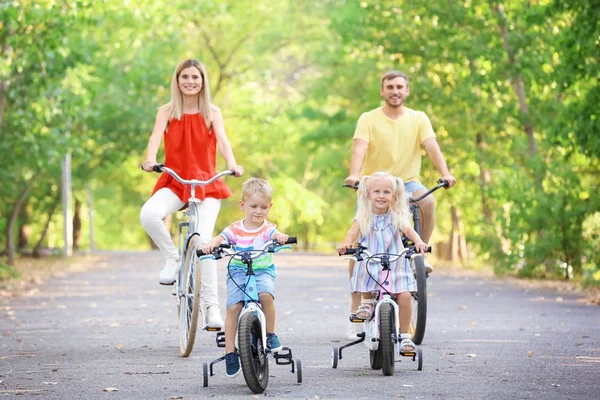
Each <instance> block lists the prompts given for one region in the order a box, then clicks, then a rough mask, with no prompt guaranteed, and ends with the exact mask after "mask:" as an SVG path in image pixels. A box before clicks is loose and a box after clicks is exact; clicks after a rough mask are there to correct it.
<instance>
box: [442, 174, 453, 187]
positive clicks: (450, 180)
mask: <svg viewBox="0 0 600 400" xmlns="http://www.w3.org/2000/svg"><path fill="white" fill-rule="evenodd" d="M442 180H443V181H445V182H448V185H447V186H446V187H445V188H444V189H450V188H451V187H452V186H454V185H456V178H455V177H453V176H452V175H450V174H447V175H443V176H442Z"/></svg>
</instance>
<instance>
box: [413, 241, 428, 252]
mask: <svg viewBox="0 0 600 400" xmlns="http://www.w3.org/2000/svg"><path fill="white" fill-rule="evenodd" d="M428 248H429V246H428V245H427V243H425V242H419V243H415V249H416V250H417V253H425V252H427V249H428Z"/></svg>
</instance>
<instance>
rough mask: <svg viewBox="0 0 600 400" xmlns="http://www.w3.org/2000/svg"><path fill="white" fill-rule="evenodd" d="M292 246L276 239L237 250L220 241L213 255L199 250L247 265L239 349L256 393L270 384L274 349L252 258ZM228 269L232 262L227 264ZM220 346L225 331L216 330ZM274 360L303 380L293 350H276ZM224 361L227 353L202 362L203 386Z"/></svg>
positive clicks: (249, 381) (249, 382)
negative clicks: (268, 344)
mask: <svg viewBox="0 0 600 400" xmlns="http://www.w3.org/2000/svg"><path fill="white" fill-rule="evenodd" d="M295 243H297V239H296V238H295V237H290V238H288V240H287V242H286V244H295ZM290 248H291V247H290V246H282V245H280V244H279V242H277V240H271V241H269V242H267V243H265V245H264V247H263V248H262V249H257V250H244V251H235V246H234V248H233V249H231V245H229V244H221V245H219V246H217V247H215V249H214V250H213V252H212V254H211V255H204V253H203V252H202V250H200V251H198V255H199V256H200V259H201V260H202V259H205V258H214V259H215V260H218V259H221V258H223V257H229V262H231V260H232V259H236V260H239V261H241V262H242V263H244V264H245V265H246V266H247V271H246V276H247V277H248V280H247V281H246V284H245V286H244V287H243V288H242V290H243V292H244V307H243V309H242V311H241V312H240V316H239V317H238V331H237V342H236V343H237V346H236V348H237V352H238V354H239V356H240V364H241V366H242V372H243V373H244V379H245V380H246V384H247V385H248V387H249V388H250V390H251V391H252V392H254V393H262V392H264V391H265V389H266V388H267V385H268V383H269V355H270V354H271V349H269V348H268V346H267V328H266V320H265V314H264V313H263V311H262V308H261V306H260V301H259V297H258V291H257V290H256V275H255V273H254V270H253V268H252V263H253V260H255V259H256V258H258V257H260V256H261V255H263V254H265V253H277V252H279V251H280V250H283V249H290ZM227 268H229V265H228V266H227ZM217 347H225V333H224V332H219V333H217ZM273 357H274V358H275V363H276V364H279V365H289V364H291V366H292V367H291V372H292V373H294V372H295V373H296V374H297V381H298V383H302V362H301V360H300V359H296V360H294V359H293V358H292V350H291V349H290V348H289V347H284V348H283V349H281V350H280V351H279V352H277V353H273ZM223 360H225V356H222V357H219V358H217V359H216V360H214V361H211V362H210V364H209V363H203V364H202V378H203V381H202V385H203V386H204V387H207V386H208V378H209V376H214V372H213V365H215V364H216V363H218V362H221V361H223Z"/></svg>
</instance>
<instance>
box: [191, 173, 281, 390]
mask: <svg viewBox="0 0 600 400" xmlns="http://www.w3.org/2000/svg"><path fill="white" fill-rule="evenodd" d="M272 199H273V190H272V189H271V185H269V183H268V182H267V181H265V180H264V179H258V178H250V179H248V180H247V181H246V182H244V185H243V186H242V200H241V201H240V209H241V210H242V211H243V212H244V214H245V218H244V219H242V220H240V221H236V222H234V223H232V224H231V225H229V227H227V228H225V230H224V231H223V232H221V234H219V236H216V237H214V238H212V239H211V241H210V242H209V243H208V244H207V245H206V246H205V247H204V249H203V250H204V253H205V254H209V253H210V252H212V251H213V249H214V248H215V247H217V246H218V245H220V244H221V243H223V242H226V243H229V244H231V245H235V248H236V251H244V250H254V249H260V248H262V247H263V246H264V245H265V243H266V242H268V241H271V240H273V239H276V240H277V241H278V242H279V243H280V244H284V243H285V242H286V241H287V239H288V235H286V234H284V233H281V232H279V231H278V230H277V228H276V226H275V225H274V224H272V223H270V222H268V221H267V220H266V218H267V215H268V214H269V210H270V209H271V206H272V205H273V204H272V202H271V201H272ZM252 267H253V269H254V272H255V274H256V286H257V290H258V293H259V295H258V297H259V300H260V304H261V306H262V310H263V312H264V314H265V318H266V322H267V344H268V346H269V348H270V349H271V351H272V352H273V353H277V352H278V351H280V350H281V349H282V347H283V346H281V342H280V341H279V338H277V335H275V302H274V298H275V276H276V275H277V270H276V269H275V265H274V264H273V262H272V255H271V254H268V253H267V254H264V255H262V256H260V257H259V258H257V259H255V260H254V262H253V264H252ZM246 281H247V277H246V266H245V265H244V264H243V263H242V262H241V261H238V260H235V259H234V260H232V261H231V263H230V267H229V273H228V278H227V306H226V308H227V311H226V314H225V353H226V354H225V364H226V370H227V376H228V377H230V378H233V377H235V376H237V375H238V374H239V372H240V361H239V356H238V354H237V353H236V351H235V335H236V332H237V328H238V326H237V324H238V318H239V315H240V312H241V310H242V307H243V305H244V292H243V290H241V289H243V288H244V285H245V284H246ZM240 288H241V289H240Z"/></svg>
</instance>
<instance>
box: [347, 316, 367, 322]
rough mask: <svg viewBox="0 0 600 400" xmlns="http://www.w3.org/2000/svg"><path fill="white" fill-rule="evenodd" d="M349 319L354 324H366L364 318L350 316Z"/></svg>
mask: <svg viewBox="0 0 600 400" xmlns="http://www.w3.org/2000/svg"><path fill="white" fill-rule="evenodd" d="M348 319H349V320H350V322H352V323H353V324H362V323H363V322H365V320H364V319H362V318H358V317H357V316H356V314H350V316H349V317H348Z"/></svg>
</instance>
